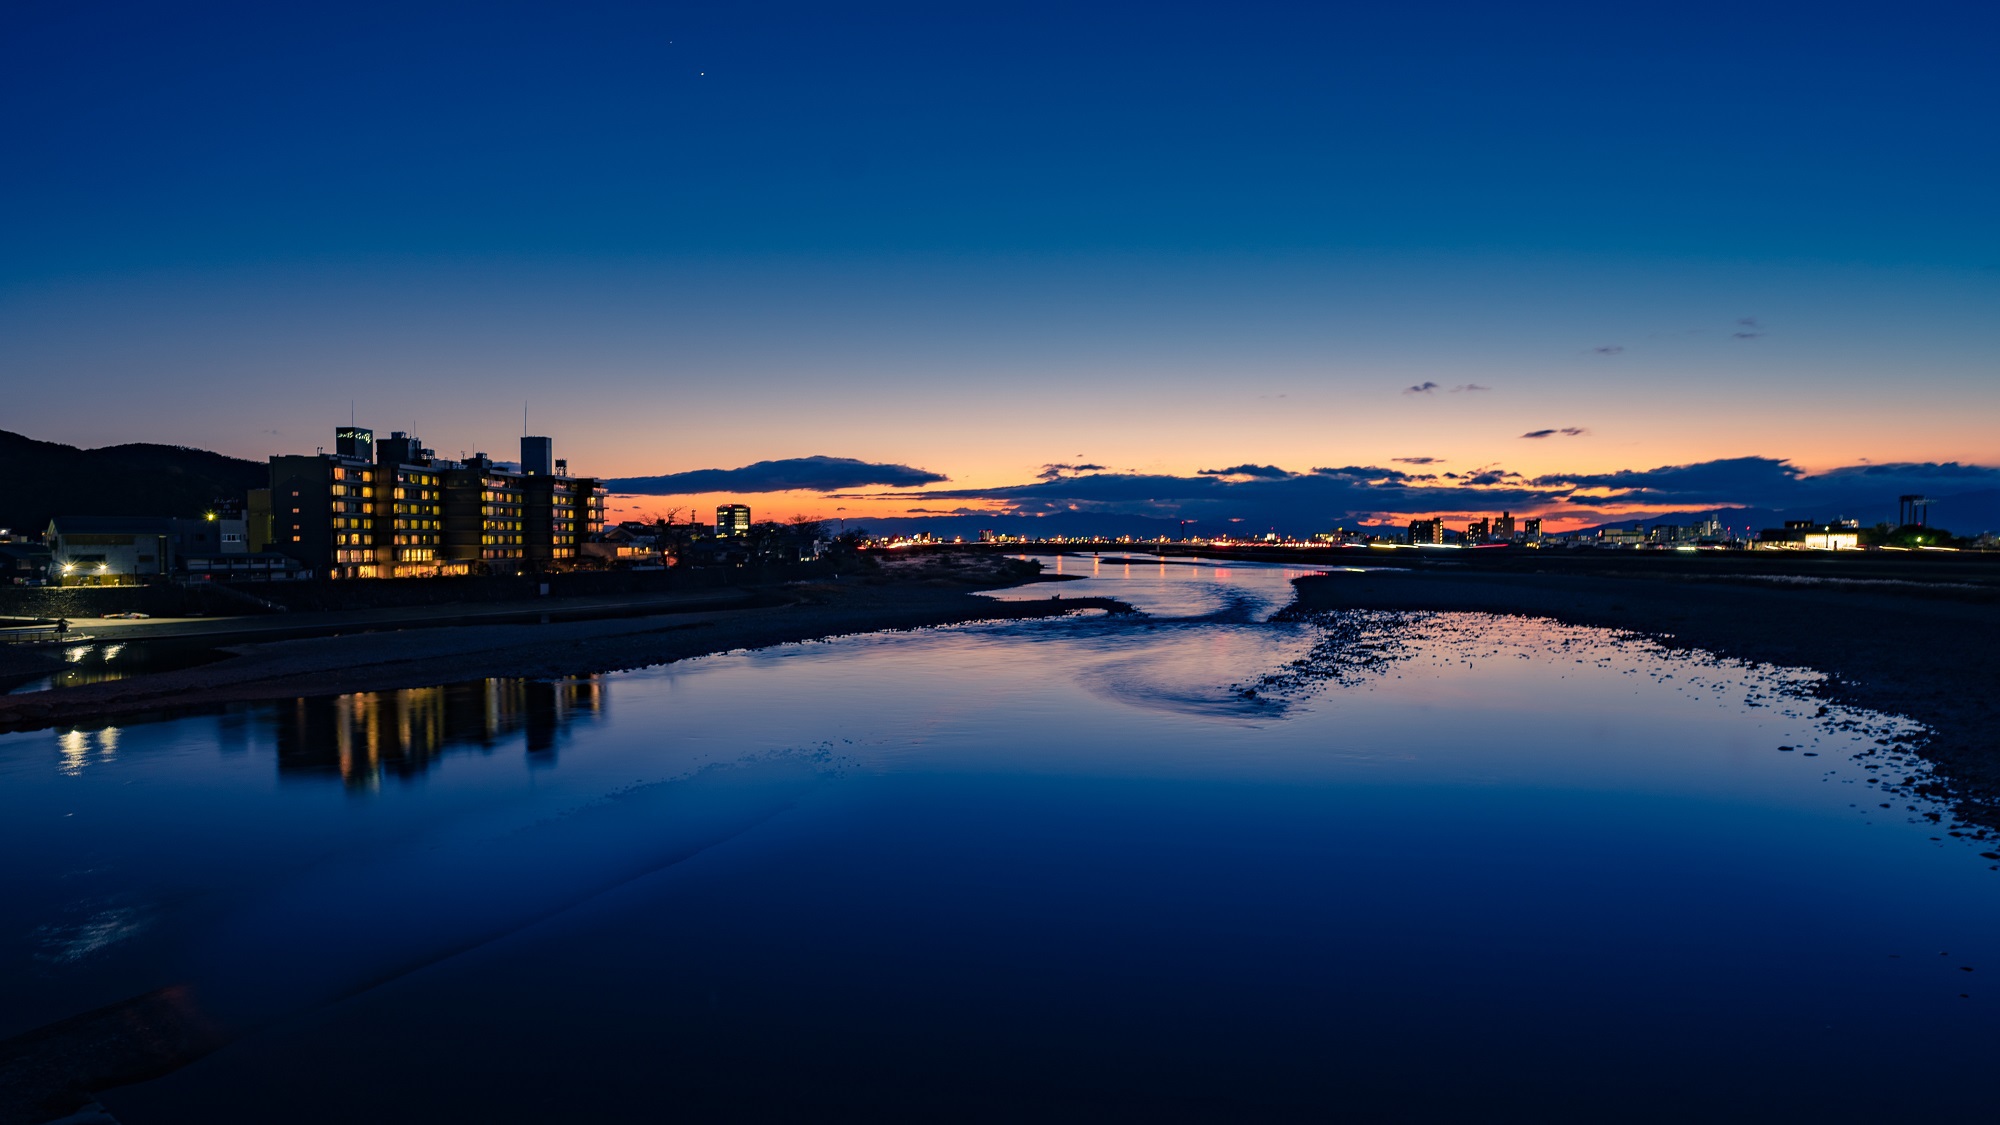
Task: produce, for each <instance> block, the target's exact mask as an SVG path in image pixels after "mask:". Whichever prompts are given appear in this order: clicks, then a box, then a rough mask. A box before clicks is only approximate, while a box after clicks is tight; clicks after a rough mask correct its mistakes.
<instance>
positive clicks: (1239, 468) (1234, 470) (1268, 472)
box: [1195, 465, 1319, 480]
mask: <svg viewBox="0 0 2000 1125" xmlns="http://www.w3.org/2000/svg"><path fill="white" fill-rule="evenodd" d="M1195 471H1196V473H1197V474H1199V475H1201V476H1205V477H1257V478H1260V479H1262V480H1283V479H1285V478H1286V477H1288V476H1291V475H1292V474H1291V473H1290V472H1288V471H1286V470H1284V469H1280V468H1279V467H1277V466H1276V465H1232V466H1230V467H1229V468H1227V469H1197V470H1195ZM1313 471H1314V472H1318V471H1319V470H1317V469H1315V470H1313Z"/></svg>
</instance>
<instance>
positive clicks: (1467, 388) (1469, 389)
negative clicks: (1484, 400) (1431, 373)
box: [1451, 383, 1493, 395]
mask: <svg viewBox="0 0 2000 1125" xmlns="http://www.w3.org/2000/svg"><path fill="white" fill-rule="evenodd" d="M1492 389H1493V388H1492V387H1482V386H1480V385H1479V384H1478V383H1460V384H1459V385H1458V386H1456V387H1453V388H1452V389H1451V393H1452V394H1455V395H1462V394H1473V393H1477V392H1479V391H1490V390H1492Z"/></svg>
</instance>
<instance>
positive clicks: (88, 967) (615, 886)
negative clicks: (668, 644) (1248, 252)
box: [0, 559, 2000, 1125]
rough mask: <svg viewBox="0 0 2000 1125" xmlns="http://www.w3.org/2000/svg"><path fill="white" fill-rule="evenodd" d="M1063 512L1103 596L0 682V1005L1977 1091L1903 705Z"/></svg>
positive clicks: (1174, 1064) (1250, 1074)
mask: <svg viewBox="0 0 2000 1125" xmlns="http://www.w3.org/2000/svg"><path fill="white" fill-rule="evenodd" d="M1063 565H1064V568H1065V569H1067V570H1069V571H1071V572H1072V573H1075V572H1077V571H1078V570H1079V569H1081V570H1082V572H1083V573H1085V574H1089V575H1092V576H1093V577H1090V578H1089V579H1087V580H1086V581H1083V582H1077V583H1072V584H1070V585H1068V586H1066V587H1063V590H1064V592H1065V593H1068V592H1069V591H1071V590H1074V591H1075V592H1076V593H1077V594H1083V593H1111V594H1114V595H1117V596H1122V597H1126V598H1128V599H1129V600H1131V601H1133V602H1135V603H1137V604H1139V605H1141V606H1142V607H1144V608H1146V609H1147V610H1148V611H1149V616H1148V617H1146V618H1143V619H1139V620H1136V621H1135V620H1129V619H1118V618H1110V617H1104V616H1089V617H1075V618H1069V619H1062V620H1054V621H1036V622H1021V623H1008V624H1000V625H981V626H969V627H962V628H956V629H945V630H934V631H926V632H919V633H909V634H894V635H884V636H870V637H859V638H853V639H849V640H842V641H837V642H832V643H822V644H809V645H796V646H789V647H784V648H779V649H773V650H766V651H760V652H748V653H735V654H729V655H725V656H718V657H713V658H708V659H703V660H696V661H689V662H685V663H680V664H675V665H670V666H666V667H662V668H658V669H653V670H648V671H641V672H634V673H628V674H621V675H616V676H608V677H602V678H598V679H593V680H585V681H567V682H559V683H542V682H520V681H487V682H479V683H471V684H458V685H454V686H449V687H442V688H436V689H427V690H422V691H410V692H395V693H384V694H381V695H368V696H352V697H344V698H340V699H329V700H312V701H302V702H299V703H296V704H288V705H281V706H274V707H257V708H245V709H243V710H240V711H236V712H231V713H229V714H226V715H219V716H218V715H208V716H199V717H192V718H186V719H181V720H176V721H172V722H162V723H154V724H146V725H140V726H132V727H127V728H123V729H110V728H107V729H100V730H61V731H49V732H38V733H31V734H20V735H7V736H0V856H4V857H5V863H4V868H0V1036H4V1035H12V1034H16V1033H18V1032H21V1031H24V1030H27V1029H29V1028H32V1027H36V1026H39V1025H41V1024H44V1023H47V1022H49V1021H52V1020H55V1019H58V1018H61V1017H64V1016H68V1015H71V1014H73V1013H76V1012H80V1011H84V1010H86V1009H90V1008H93V1007H97V1006H99V1005H104V1004H110V1003H113V1002H116V1001H119V1000H122V999H124V998H126V997H129V996H132V995H135V994H138V993H143V992H146V991H148V990H151V989H155V988H158V987H160V986H162V985H168V984H185V985H187V986H188V991H187V993H186V995H187V996H188V997H190V998H191V999H190V1000H189V1004H190V1005H191V1007H192V1008H193V1009H194V1010H197V1011H198V1012H199V1013H200V1014H201V1016H202V1018H204V1019H208V1020H212V1021H213V1022H214V1023H216V1024H218V1025H221V1026H225V1027H228V1028H230V1029H232V1030H235V1031H238V1032H240V1033H241V1038H239V1039H238V1040H237V1041H236V1042H235V1043H233V1044H232V1045H231V1046H229V1047H227V1048H225V1049H223V1050H221V1051H220V1052H218V1053H216V1054H214V1055H211V1056H209V1057H208V1058H206V1059H204V1060H202V1061H200V1062H197V1063H195V1064H193V1065H191V1066H188V1067H186V1068H184V1069H182V1070H180V1071H178V1072H177V1073H174V1074H172V1075H169V1076H167V1077H165V1078H161V1079H158V1080H155V1081H153V1082H150V1083H146V1084H142V1085H137V1086H131V1087H126V1088H123V1089H119V1090H113V1091H109V1092H107V1093H106V1094H105V1097H104V1101H105V1104H106V1105H107V1106H108V1107H109V1108H110V1109H111V1110H112V1111H113V1112H114V1113H115V1114H117V1115H118V1117H119V1118H120V1120H121V1121H123V1122H125V1123H126V1125H149V1123H155V1122H203V1123H218V1122H236V1121H246V1122H266V1121H271V1122H276V1121H282V1122H343V1123H345V1122H356V1121H380V1122H402V1121H423V1122H433V1121H437V1122H444V1121H449V1122H458V1121H468V1122H475V1121H476V1122H549V1121H626V1120H641V1121H651V1120H661V1119H667V1118H670V1117H684V1118H686V1119H690V1120H715V1119H728V1118H732V1117H736V1118H778V1119H805V1120H811V1119H831V1118H843V1117H845V1118H850V1119H866V1120H881V1119H891V1118H901V1119H913V1120H914V1119H923V1120H964V1119H969V1118H985V1119H995V1120H1064V1119H1075V1120H1103V1119H1119V1118H1123V1119H1129V1120H1158V1119H1168V1118H1210V1119H1227V1120H1277V1119H1288V1118H1298V1119H1315V1120H1320V1119H1327V1118H1329V1117H1334V1118H1339V1117H1352V1118H1355V1119H1364V1120H1365V1119H1447V1120H1501V1119H1518V1120H1550V1119H1561V1120H1589V1121H1603V1120H1631V1119H1658V1120H1686V1119H1690V1118H1696V1117H1699V1118H1704V1119H1715V1118H1724V1119H1728V1118H1738V1119H1747V1118H1761V1119H1773V1118H1776V1119H1805V1118H1816V1119H1854V1120H1863V1119H1873V1120H1881V1119H1896V1118H1902V1119H1918V1118H1931V1119H1951V1120H1967V1119H1980V1118H1984V1117H1986V1116H1987V1114H1988V1113H1989V1112H1990V1110H1991V1094H1990V1085H1991V1082H1990V1073H1991V1060H1992V1058H1993V1053H1994V1050H1995V1048H1996V1046H2000V1036H1996V1030H1997V1029H2000V1018H1996V1016H1997V1014H2000V1013H1996V1008H1995V1002H1996V1000H2000V993H1996V991H1995V990H1994V989H1993V988H1992V987H1991V986H1990V984H1989V983H1988V982H1989V979H1990V978H1991V977H1992V976H1993V975H1994V974H1996V973H2000V873H1996V872H1995V871H1994V870H1992V868H1993V866H1994V863H1995V860H1994V859H1993V858H1992V857H1991V856H1990V855H1982V854H1981V853H1983V852H1988V851H1989V850H1990V849H1991V848H1993V846H1994V845H1993V843H1992V842H1991V841H1985V840H1977V839H1973V838H1971V837H1969V836H1953V835H1950V834H1949V831H1950V829H1951V822H1950V817H1949V815H1948V814H1947V813H1945V811H1944V810H1942V809H1939V808H1935V807H1932V806H1930V805H1927V804H1925V803H1924V802H1923V801H1921V800H1917V799H1915V798H1912V797H1909V796H1908V795H1907V794H1906V793H1905V792H1904V791H1903V783H1904V782H1905V781H1906V780H1907V779H1912V778H1915V779H1917V780H1921V777H1922V771H1921V769H1920V768H1919V766H1918V765H1917V764H1916V763H1915V762H1913V761H1912V760H1911V759H1909V758H1908V757H1906V756H1905V755H1903V754H1902V753H1901V752H1900V750H1899V749H1898V748H1899V747H1900V746H1902V745H1904V743H1902V742H1898V741H1897V739H1898V737H1899V736H1906V735H1908V734H1910V733H1911V731H1912V728H1911V727H1910V726H1909V724H1907V723H1904V722H1902V721H1900V720H1897V719H1894V718H1893V717H1886V716H1879V715H1867V714H1855V713H1845V712H1839V711H1833V712H1829V713H1826V714H1819V713H1817V712H1818V710H1819V708H1818V705H1817V704H1816V703H1815V704H1808V703H1805V702H1802V701H1801V700H1800V699H1799V698H1798V696H1797V694H1796V693H1797V689H1798V687H1799V686H1800V685H1802V684H1805V683H1808V682H1810V679H1811V677H1810V675H1809V674H1807V673H1802V672H1798V671H1796V670H1793V671H1789V672H1787V671H1783V670H1775V669H1755V668H1745V667H1742V666H1738V665H1729V664H1725V663H1718V662H1713V661H1703V660H1697V659H1690V658H1686V657H1669V656H1667V655H1664V654H1662V653H1661V652H1659V651H1658V650H1657V649H1655V648H1654V647H1652V646H1650V645H1648V644H1646V643H1643V642H1639V641H1634V640H1628V639H1620V638H1617V637H1614V636H1611V635H1608V634H1604V633H1599V632H1593V631H1588V630H1576V629H1567V628H1562V627H1558V626H1554V625H1550V624H1547V623H1532V622H1523V621H1519V620H1513V619H1503V618H1490V617H1481V616H1474V615H1437V616H1427V617H1411V618H1396V617H1389V616H1383V615H1372V616H1365V617H1353V618H1339V619H1330V620H1326V621H1319V622H1297V623H1271V622H1269V621H1268V618H1269V617H1270V615H1271V614H1272V613H1273V612H1274V611H1276V610H1278V609H1279V608H1281V607H1282V606H1283V605H1284V604H1285V603H1286V602H1287V601H1288V600H1289V592H1290V591H1289V586H1288V585H1287V579H1288V577H1289V573H1288V572H1286V571H1283V570H1280V569H1277V568H1271V567H1256V566H1217V565H1215V564H1210V563H1203V564H1201V565H1198V566H1196V565H1189V564H1185V563H1171V564H1160V563H1154V562H1149V561H1142V562H1139V563H1136V564H1131V565H1127V564H1121V563H1118V562H1114V561H1101V562H1098V563H1095V564H1093V563H1091V562H1090V561H1088V560H1084V561H1082V562H1079V561H1078V560H1074V559H1071V560H1065V562H1064V564H1063ZM1048 592H1049V587H1047V586H1040V587H1036V588H1034V589H1032V590H1030V591H1027V594H1029V595H1032V596H1037V597H1040V596H1046V595H1047V593H1048ZM1300 660H1307V661H1309V662H1308V663H1307V664H1304V665H1299V664H1295V663H1294V662H1296V661H1300ZM448 675H449V670H448V669H444V670H441V677H442V676H448ZM1246 693H1254V694H1246ZM1781 747H1789V748H1790V749H1781ZM1885 783H1887V784H1889V785H1891V786H1893V787H1895V788H1896V790H1897V791H1896V792H1894V793H1883V792H1878V790H1882V789H1883V788H1884V786H1885ZM1885 805H1886V806H1888V807H1884V806H1885ZM1932 816H1935V817H1936V818H1937V819H1936V820H1933V819H1931V817H1932Z"/></svg>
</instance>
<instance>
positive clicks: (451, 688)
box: [273, 676, 605, 789]
mask: <svg viewBox="0 0 2000 1125" xmlns="http://www.w3.org/2000/svg"><path fill="white" fill-rule="evenodd" d="M604 699H605V688H604V683H603V681H602V680H600V679H598V678H596V677H594V676H593V677H585V678H579V679H571V680H554V681H551V680H519V679H487V680H473V681H469V682H465V683H456V684H443V685H440V686H437V687H426V688H404V689H401V690H398V691H369V692H360V693H358V694H354V695H337V696H321V697H318V698H309V699H295V700H293V701H292V702H290V703H288V704H283V705H281V706H279V707H277V708H275V710H274V714H273V723H274V726H275V735H276V741H277V750H278V772H279V773H280V774H281V775H285V776H311V777H323V776H326V775H328V774H338V775H339V776H340V778H341V779H342V780H343V781H345V782H346V783H347V784H348V785H349V786H350V787H353V788H357V789H372V788H374V787H376V786H377V785H379V784H380V783H381V779H382V778H383V777H384V776H394V777H399V778H412V777H417V776H419V775H421V774H423V773H424V772H426V771H427V770H429V769H430V768H431V766H432V765H433V764H434V763H436V762H437V761H438V760H439V759H441V758H443V757H444V756H445V755H446V754H448V753H450V752H452V751H454V750H466V749H471V750H480V751H491V750H493V749H494V748H495V747H496V746H498V745H499V744H500V743H501V742H502V741H503V740H505V739H507V738H509V737H510V736H512V735H514V734H517V733H520V734H525V736H526V741H527V751H528V760H529V762H530V764H534V765H553V764H554V762H555V755H556V748H557V745H558V744H559V743H560V742H561V741H562V740H563V738H564V736H565V735H566V734H567V733H568V731H569V728H570V727H571V726H572V725H573V724H575V723H577V722H578V721H581V720H590V719H595V718H597V717H598V716H600V715H602V714H603V713H604Z"/></svg>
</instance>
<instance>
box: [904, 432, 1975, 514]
mask: <svg viewBox="0 0 2000 1125" xmlns="http://www.w3.org/2000/svg"><path fill="white" fill-rule="evenodd" d="M1562 432H1563V431H1562V430H1559V429H1558V430H1551V431H1549V433H1550V434H1551V435H1555V434H1561V433H1562ZM1909 492H1924V493H1927V494H1929V495H1931V496H1934V497H1940V498H1945V499H1943V500H1942V501H1941V502H1940V504H1939V505H1938V507H1936V508H1934V509H1933V514H1934V516H1936V518H1937V519H1938V522H1939V523H1941V524H1943V525H1944V526H1947V527H1951V528H1953V530H1955V531H1965V530H1974V531H1976V530H1983V529H1984V525H1983V524H1981V523H1980V521H1981V520H1984V519H1986V516H1985V515H1984V514H1983V513H1986V512H1988V511H1990V510H1995V509H1994V505H1996V504H2000V468H1989V467H1986V466H1981V465H1964V464H1959V463H1956V462H1944V463H1899V464H1893V465H1853V466H1847V467H1843V468H1839V469H1834V470H1831V471H1829V472H1825V473H1817V474H1807V473H1806V472H1805V471H1804V470H1802V469H1800V468H1798V467H1797V466H1794V465H1792V464H1791V463H1790V462H1788V461H1784V460H1781V459H1777V458H1770V457H1739V458H1729V459H1724V460H1717V461H1704V462H1698V463H1695V464H1689V465H1664V466H1660V467H1658V468H1652V469H1625V470H1618V471H1615V472H1593V473H1553V474H1548V475H1544V476H1538V477H1534V478H1532V479H1531V478H1527V477H1524V476H1522V475H1521V474H1520V473H1518V472H1515V471H1513V470H1510V469H1505V468H1502V467H1500V466H1497V465H1487V466H1482V467H1479V468H1476V469H1472V470H1470V471H1468V472H1463V473H1443V474H1428V473H1427V474H1423V475H1412V474H1408V473H1405V472H1403V471H1402V470H1399V469H1393V468H1381V467H1377V466H1368V465H1347V466H1322V467H1318V468H1314V469H1313V470H1312V471H1310V472H1306V473H1286V474H1284V475H1282V476H1251V475H1247V474H1232V475H1226V476H1218V475H1203V474H1199V473H1197V474H1195V475H1192V476H1184V477H1183V476H1166V475H1158V474H1139V473H1108V472H1100V473H1091V474H1085V475H1076V476H1064V477H1060V478H1058V479H1055V480H1048V481H1040V482H1034V483H1028V484H1020V485H1011V486H1005V487H1000V488H990V489H951V490H937V491H930V492H925V493H923V498H924V500H925V501H926V502H936V501H944V502H953V501H961V502H967V503H970V502H979V503H981V504H985V505H995V506H997V507H998V508H999V510H998V511H995V510H992V509H991V508H986V507H981V508H974V509H969V510H968V509H965V508H959V509H956V513H955V514H956V516H957V517H958V518H970V517H973V516H977V518H978V519H980V520H985V521H999V520H1005V519H1033V520H1038V521H1044V520H1045V521H1048V522H1049V524H1050V526H1054V525H1055V524H1056V522H1057V521H1062V522H1061V523H1060V526H1061V527H1062V528H1063V529H1064V533H1088V532H1090V531H1092V530H1097V531H1104V532H1108V533H1112V534H1116V533H1118V532H1116V531H1112V530H1111V529H1114V528H1121V527H1122V528H1126V529H1128V530H1129V529H1134V528H1137V529H1143V528H1144V527H1145V526H1148V521H1153V522H1155V523H1157V522H1158V521H1165V525H1164V526H1166V528H1167V529H1168V530H1171V529H1172V526H1173V525H1174V524H1175V523H1177V522H1178V521H1180V520H1196V521H1200V522H1201V523H1203V525H1205V526H1223V525H1226V524H1227V523H1228V521H1232V520H1237V521H1242V522H1246V523H1248V524H1249V525H1250V526H1252V527H1259V528H1262V527H1275V528H1278V529H1279V530H1281V531H1287V532H1291V533H1294V534H1298V533H1304V532H1310V531H1314V530H1325V529H1326V528H1327V527H1331V526H1336V525H1337V524H1339V523H1341V522H1346V521H1352V520H1355V519H1357V518H1360V517H1365V518H1367V519H1369V520H1373V521H1379V522H1390V523H1393V522H1396V521H1397V520H1398V519H1400V518H1402V517H1404V516H1408V515H1414V514H1420V513H1431V512H1489V511H1490V512H1498V511H1500V510H1502V509H1511V510H1513V511H1515V512H1530V513H1533V512H1537V511H1548V510H1551V509H1557V508H1560V509H1561V510H1562V511H1564V512H1566V513H1570V514H1572V515H1574V516H1579V517H1583V518H1586V519H1592V520H1605V521H1608V520H1615V519H1623V518H1630V516H1631V513H1632V509H1633V508H1634V507H1638V506H1642V505H1643V506H1645V507H1648V508H1659V507H1670V506H1671V507H1672V508H1675V509H1678V510H1682V511H1695V512H1701V511H1711V510H1718V509H1756V510H1757V511H1759V512H1760V513H1768V512H1772V511H1785V512H1791V513H1793V516H1789V517H1787V518H1807V519H1831V518H1834V517H1836V516H1842V515H1845V516H1852V517H1854V518H1858V519H1861V520H1862V521H1863V522H1866V523H1874V522H1877V521H1879V520H1887V519H1893V518H1894V516H1895V514H1896V511H1895V509H1896V497H1897V496H1898V495H1900V494H1903V493H1909ZM1585 493H1588V495H1586V494H1585ZM1982 496H1984V497H1987V498H1989V499H1988V500H1984V501H1982V500H1980V499H1979V497H1982ZM1953 497H1956V498H1958V499H1956V500H1953V499H1950V498H1953ZM1982 505H1984V506H1982ZM943 506H944V505H939V507H943ZM1947 510H1951V511H1956V512H1962V513H1964V516H1963V518H1962V519H1961V521H1960V522H1961V523H1964V524H1965V526H1964V527H1959V526H1957V525H1955V524H1952V523H1949V522H1947V521H1946V520H1945V519H1944V518H1943V515H1942V514H1940V513H1942V512H1944V511H1947ZM1759 518H1762V516H1760V517H1759ZM1975 525H1978V526H1975ZM979 526H981V527H985V526H989V524H988V523H981V524H980V525H979Z"/></svg>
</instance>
